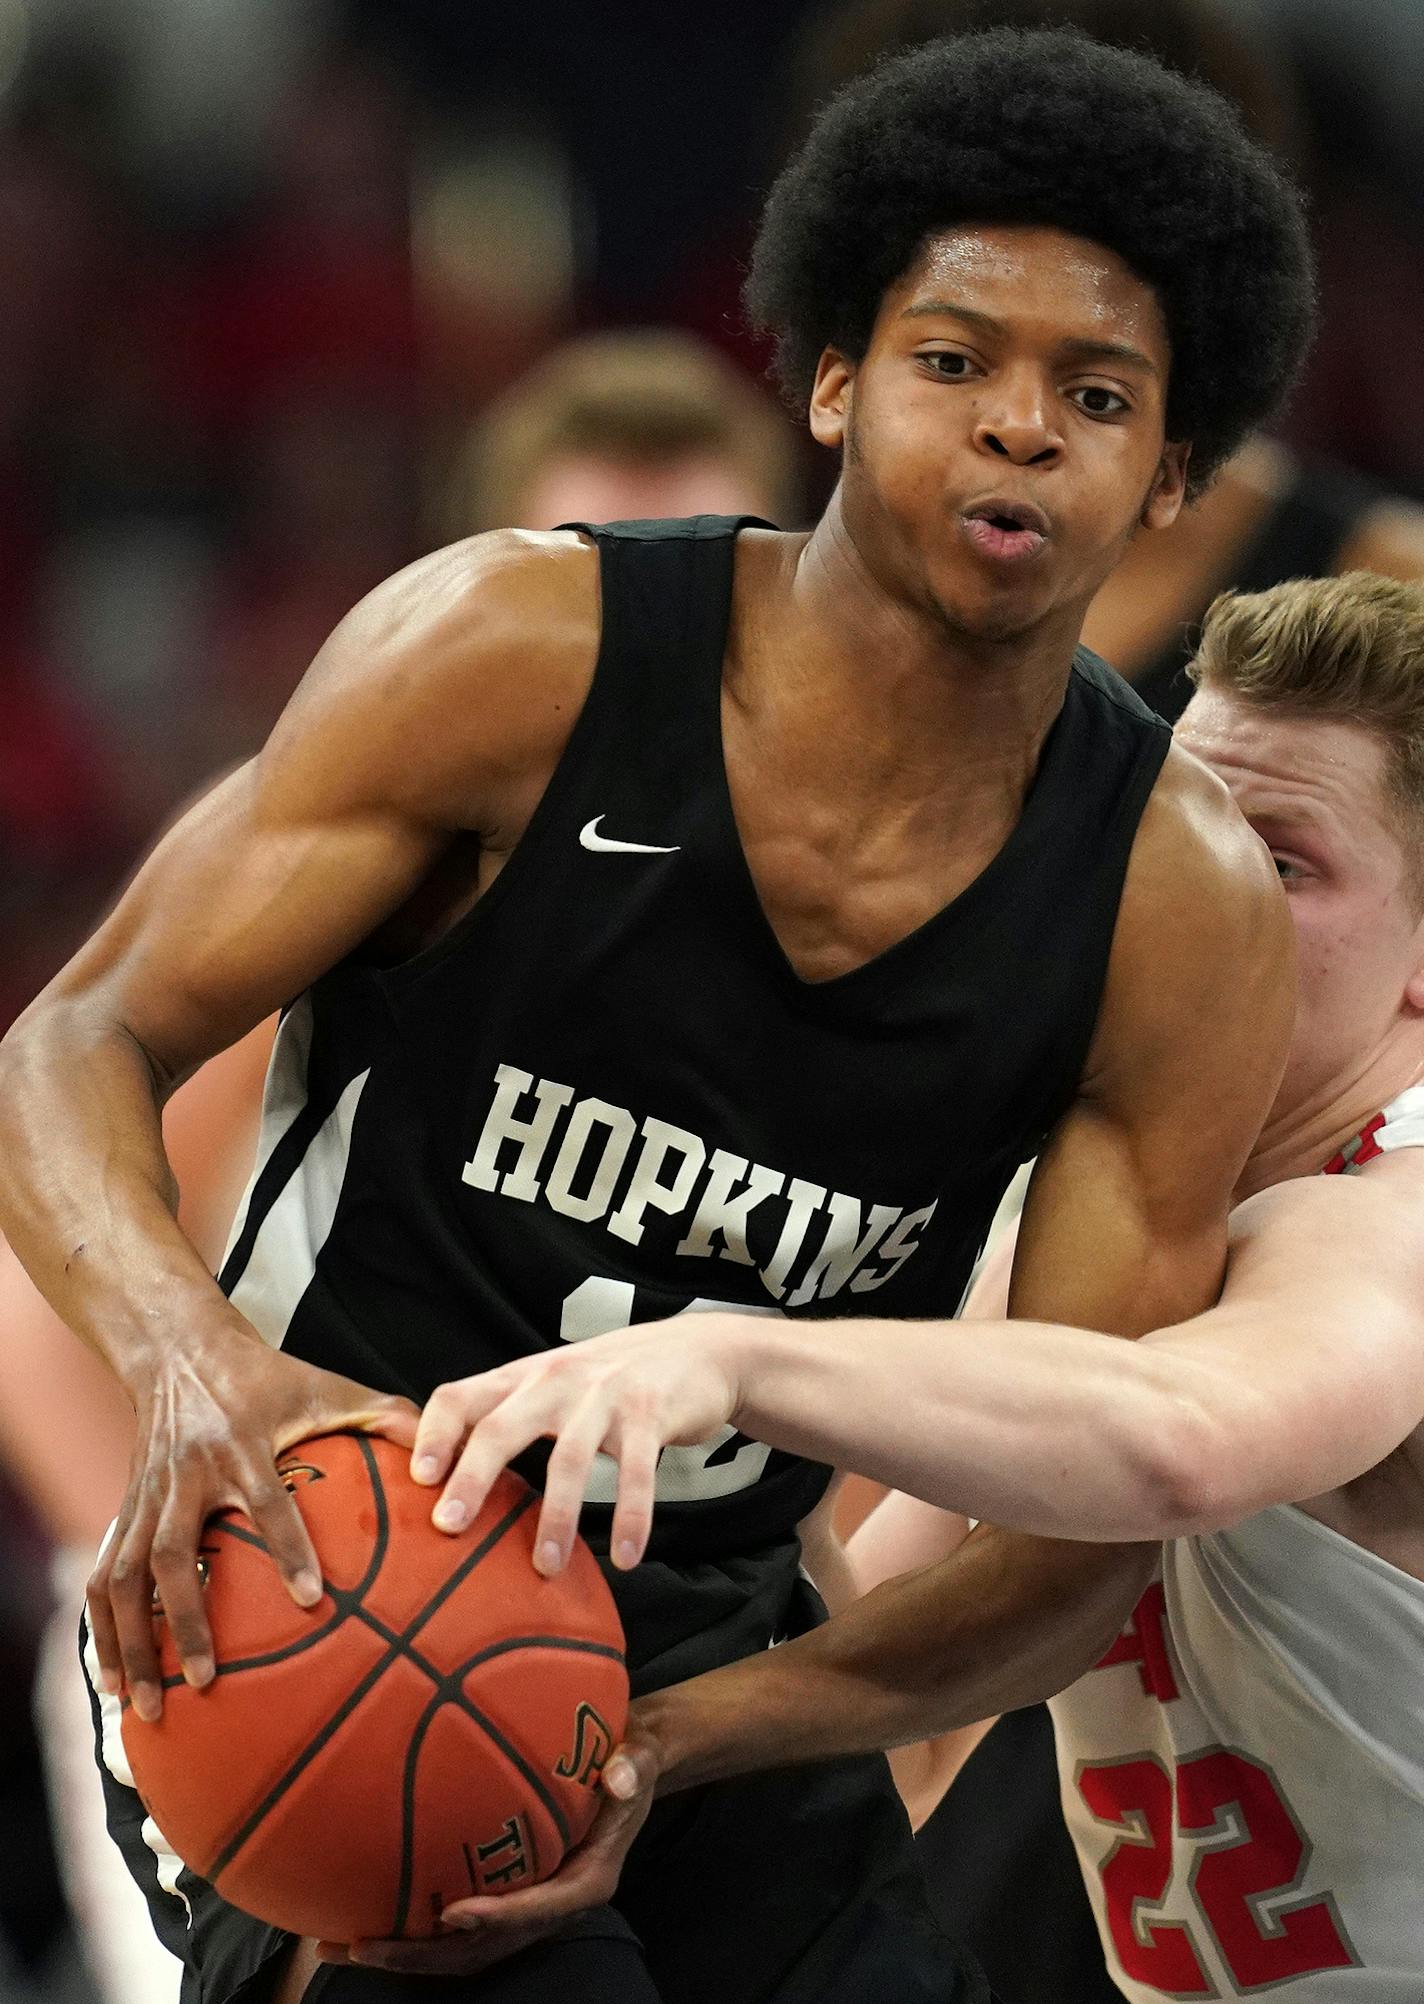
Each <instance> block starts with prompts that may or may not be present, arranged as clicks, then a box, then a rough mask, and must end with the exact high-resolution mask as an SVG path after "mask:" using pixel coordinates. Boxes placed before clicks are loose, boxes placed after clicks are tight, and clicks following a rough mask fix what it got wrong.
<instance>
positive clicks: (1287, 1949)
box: [1077, 1747, 1357, 1997]
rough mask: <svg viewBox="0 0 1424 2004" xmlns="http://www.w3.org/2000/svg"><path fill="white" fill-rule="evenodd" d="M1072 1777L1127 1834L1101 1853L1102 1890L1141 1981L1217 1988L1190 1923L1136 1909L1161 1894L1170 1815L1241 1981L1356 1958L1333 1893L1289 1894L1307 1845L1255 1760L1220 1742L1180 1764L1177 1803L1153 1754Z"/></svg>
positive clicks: (1201, 1903)
mask: <svg viewBox="0 0 1424 2004" xmlns="http://www.w3.org/2000/svg"><path fill="white" fill-rule="evenodd" d="M1077 1779H1078V1787H1079V1790H1080V1792H1081V1794H1082V1797H1083V1800H1084V1801H1085V1802H1086V1803H1087V1805H1088V1807H1089V1809H1090V1810H1091V1811H1092V1813H1093V1815H1094V1816H1095V1817H1096V1818H1097V1819H1098V1821H1099V1822H1101V1823H1108V1824H1112V1825H1115V1826H1116V1827H1117V1828H1118V1829H1120V1830H1123V1831H1124V1833H1125V1834H1124V1835H1123V1836H1122V1837H1121V1838H1119V1840H1118V1842H1117V1843H1116V1844H1114V1846H1113V1848H1112V1850H1111V1851H1110V1852H1109V1853H1108V1856H1107V1858H1106V1859H1105V1860H1104V1862H1103V1867H1102V1875H1103V1893H1104V1896H1105V1898H1106V1902H1107V1915H1108V1927H1109V1930H1110V1931H1111V1934H1112V1938H1113V1943H1114V1946H1115V1947H1116V1949H1117V1953H1118V1958H1119V1960H1120V1961H1121V1963H1122V1966H1123V1969H1124V1970H1125V1972H1126V1973H1127V1974H1128V1975H1129V1976H1131V1977H1132V1978H1133V1979H1134V1980H1135V1981H1136V1982H1138V1983H1146V1984H1149V1985H1151V1987H1152V1988H1154V1989H1157V1990H1161V1991H1164V1992H1165V1993H1166V1994H1167V1995H1168V1996H1172V1997H1211V1996H1214V1995H1215V1994H1216V1993H1215V1990H1214V1988H1213V1986H1212V1983H1211V1981H1210V1979H1209V1977H1208V1976H1207V1973H1206V1971H1205V1969H1204V1968H1203V1966H1202V1962H1201V1958H1200V1955H1199V1954H1198V1950H1197V1944H1196V1943H1195V1941H1194V1940H1193V1931H1192V1929H1191V1928H1190V1927H1187V1926H1185V1925H1181V1924H1178V1923H1175V1922H1168V1921H1153V1920H1151V1919H1149V1918H1148V1917H1147V1916H1146V1915H1144V1914H1141V1913H1140V1911H1139V1910H1140V1909H1142V1908H1144V1907H1145V1908H1149V1909H1150V1908H1152V1907H1160V1905H1161V1904H1162V1902H1163V1900H1164V1899H1165V1897H1166V1894H1167V1888H1168V1884H1169V1882H1170V1880H1171V1876H1172V1841H1173V1825H1174V1823H1175V1825H1176V1827H1177V1828H1178V1829H1179V1830H1180V1831H1181V1832H1182V1834H1183V1835H1184V1836H1190V1837H1195V1838H1197V1839H1198V1840H1199V1848H1198V1850H1197V1856H1196V1860H1195V1862H1194V1864H1193V1865H1192V1867H1191V1872H1190V1887H1191V1892H1192V1896H1193V1899H1194V1900H1195V1903H1196V1905H1197V1907H1198V1909H1199V1911H1200V1913H1201V1917H1202V1921H1203V1923H1204V1925H1205V1927H1206V1929H1207V1932H1208V1934H1209V1935H1210V1937H1211V1939H1212V1940H1213V1941H1214V1942H1215V1944H1216V1947H1217V1949H1218V1951H1219V1952H1220V1955H1221V1958H1222V1960H1223V1961H1224V1962H1225V1964H1226V1966H1227V1968H1228V1969H1229V1970H1230V1971H1231V1975H1232V1978H1233V1980H1234V1981H1235V1983H1236V1984H1237V1986H1238V1987H1239V1988H1240V1989H1241V1990H1243V1991H1259V1990H1268V1989H1270V1988H1272V1987H1273V1986H1274V1985H1275V1984H1277V1983H1288V1982H1290V1981H1291V1979H1292V1978H1293V1977H1297V1976H1306V1975H1309V1974H1311V1973H1312V1972H1313V1971H1316V1970H1321V1969H1348V1968H1351V1967H1352V1966H1353V1965H1354V1964H1355V1962H1356V1960H1357V1958H1356V1957H1355V1955H1354V1953H1353V1951H1352V1950H1351V1948H1350V1945H1349V1941H1348V1939H1347V1937H1346V1935H1345V1931H1344V1927H1343V1925H1342V1923H1341V1920H1340V1916H1339V1914H1338V1913H1337V1911H1336V1909H1335V1902H1334V1900H1333V1899H1331V1898H1330V1897H1329V1896H1328V1895H1326V1896H1324V1897H1318V1896H1317V1897H1315V1898H1310V1897H1304V1896H1303V1897H1298V1898H1297V1899H1296V1900H1295V1901H1294V1902H1293V1903H1292V1902H1290V1901H1289V1895H1290V1894H1291V1893H1292V1892H1293V1891H1294V1890H1295V1889H1296V1888H1297V1887H1298V1886H1299V1885H1300V1884H1301V1882H1302V1880H1303V1879H1304V1877H1305V1872H1306V1868H1307V1866H1308V1865H1309V1863H1310V1850H1311V1847H1310V1844H1309V1842H1308V1840H1307V1839H1306V1837H1305V1835H1304V1834H1303V1832H1302V1831H1301V1828H1300V1826H1299V1824H1298V1823H1297V1822H1296V1819H1295V1817H1294V1815H1293V1814H1292V1813H1291V1810H1290V1807H1289V1805H1288V1804H1287V1803H1286V1802H1285V1800H1284V1799H1283V1797H1282V1795H1281V1792H1280V1789H1279V1787H1278V1786H1277V1784H1276V1780H1275V1777H1274V1775H1272V1773H1271V1771H1270V1769H1269V1768H1267V1767H1264V1766H1262V1765H1261V1763H1260V1762H1259V1761H1254V1760H1251V1759H1250V1758H1249V1757H1248V1756H1247V1755H1245V1754H1241V1753H1236V1752H1233V1751H1231V1750H1229V1749H1228V1748H1225V1747H1214V1748H1211V1749H1210V1750H1208V1751H1206V1752H1203V1753H1199V1754H1194V1755H1193V1756H1192V1757H1191V1758H1190V1759H1188V1760H1184V1761H1182V1762H1181V1763H1180V1765H1179V1766H1178V1768H1177V1777H1176V1791H1175V1795H1176V1799H1175V1804H1174V1802H1173V1787H1172V1777H1171V1775H1170V1774H1169V1773H1168V1771H1167V1769H1166V1768H1165V1767H1164V1766H1163V1764H1162V1763H1161V1762H1160V1761H1159V1760H1158V1759H1156V1758H1155V1756H1152V1755H1147V1754H1144V1755H1142V1756H1140V1757H1139V1758H1137V1759H1134V1760H1124V1761H1102V1762H1097V1763H1092V1764H1086V1765H1085V1766H1083V1767H1082V1768H1080V1769H1079V1772H1078V1777H1077ZM1174 1808H1175V1816H1174V1814H1173V1811H1174ZM1283 1895H1284V1896H1286V1903H1285V1904H1281V1899H1282V1896H1283ZM1266 1901H1269V1902H1270V1905H1269V1908H1268V1907H1267V1906H1266V1905H1265V1904H1264V1902H1266Z"/></svg>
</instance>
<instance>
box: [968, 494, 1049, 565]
mask: <svg viewBox="0 0 1424 2004" xmlns="http://www.w3.org/2000/svg"><path fill="white" fill-rule="evenodd" d="M962 519H963V522H964V528H965V533H966V535H967V536H968V538H969V540H970V542H971V543H972V544H973V545H974V548H975V549H976V550H977V551H978V552H979V553H980V555H981V556H985V557H992V558H993V559H995V560H996V561H997V562H1000V563H1020V562H1022V561H1023V560H1024V559H1025V558H1028V557H1032V556H1036V555H1037V554H1038V552H1039V551H1040V550H1041V549H1042V548H1043V546H1044V544H1045V543H1046V542H1047V540H1048V536H1049V531H1050V524H1049V520H1048V517H1047V516H1046V515H1045V514H1044V512H1043V510H1042V509H1041V508H1036V507H1035V506H1034V504H1033V502H1032V501H1011V500H1009V499H1008V498H1007V497H1006V496H1000V495H990V496H989V498H988V499H987V500H984V501H975V502H973V503H972V504H971V506H969V507H968V508H966V509H965V510H964V513H963V517H962Z"/></svg>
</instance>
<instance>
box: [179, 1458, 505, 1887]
mask: <svg viewBox="0 0 1424 2004" xmlns="http://www.w3.org/2000/svg"><path fill="white" fill-rule="evenodd" d="M378 1486H379V1485H378ZM538 1500H539V1498H538V1495H537V1493H536V1492H535V1491H534V1490H532V1489H531V1490H530V1491H529V1492H528V1494H527V1495H525V1496H521V1497H520V1499H519V1501H518V1502H517V1503H516V1504H515V1505H514V1507H513V1508H512V1509H510V1510H506V1512H505V1514H504V1515H503V1517H501V1518H500V1520H499V1522H498V1523H497V1524H496V1525H495V1526H494V1527H493V1529H492V1530H490V1531H488V1532H487V1533H486V1535H485V1536H484V1537H483V1538H481V1540H480V1542H479V1544H478V1545H476V1546H475V1548H474V1550H473V1551H472V1552H469V1553H467V1554H466V1556H465V1558H464V1559H463V1560H462V1561H461V1563H460V1564H459V1565H458V1566H457V1567H456V1568H455V1570H454V1572H452V1573H451V1574H449V1575H448V1577H447V1578H446V1579H445V1580H444V1582H443V1583H442V1585H441V1587H440V1589H439V1591H438V1592H437V1593H434V1594H432V1595H431V1597H430V1599H429V1600H428V1601H427V1602H426V1604H425V1606H424V1608H423V1609H422V1610H421V1612H420V1613H419V1614H418V1615H417V1616H416V1618H415V1620H414V1622H412V1623H411V1624H409V1626H408V1627H407V1629H406V1631H405V1633H404V1634H403V1635H402V1636H401V1637H400V1643H401V1644H403V1645H404V1644H408V1643H409V1639H410V1637H411V1636H412V1635H414V1634H415V1633H416V1632H417V1631H418V1630H419V1629H420V1628H422V1627H423V1626H424V1624H425V1623H426V1622H427V1621H428V1620H429V1619H430V1617H431V1616H432V1615H433V1614H434V1613H435V1611H436V1610H437V1608H439V1607H441V1606H443V1605H444V1603H445V1602H446V1601H447V1600H448V1599H449V1597H450V1595H451V1594H452V1593H454V1592H455V1590H456V1588H457V1587H459V1586H461V1585H462V1584H463V1582H464V1581H465V1580H466V1579H468V1577H469V1575H470V1574H471V1573H472V1572H473V1571H474V1569H475V1567H476V1566H477V1565H478V1564H479V1563H480V1560H481V1559H483V1558H484V1557H485V1556H486V1554H487V1553H489V1552H492V1551H493V1550H494V1548H495V1546H496V1545H497V1544H498V1543H499V1541H500V1539H501V1538H502V1537H503V1536H504V1534H505V1532H506V1531H508V1530H509V1529H510V1528H511V1526H513V1525H514V1524H517V1523H518V1521H519V1519H520V1518H521V1517H522V1516H523V1515H524V1513H525V1511H526V1510H528V1509H529V1508H530V1507H531V1505H533V1504H535V1503H537V1502H538ZM403 1653H404V1649H403V1648H402V1647H399V1646H395V1645H393V1646H392V1647H391V1648H389V1649H388V1650H387V1651H386V1653H385V1655H384V1656H383V1657H382V1658H381V1659H380V1660H379V1662H376V1663H373V1664H372V1666H371V1668H370V1669H369V1670H368V1671H367V1672H366V1675H365V1676H364V1677H363V1678H362V1679H361V1682H360V1683H359V1684H358V1685H357V1686H356V1688H355V1690H354V1691H351V1692H349V1693H348V1695H347V1696H346V1698H345V1699H344V1700H343V1701H342V1703H341V1704H340V1705H339V1706H338V1707H337V1709H336V1710H335V1711H334V1712H333V1713H332V1715H331V1717H330V1718H329V1719H328V1720H327V1722H326V1724H325V1725H324V1726H323V1727H322V1728H321V1730H320V1732H318V1733H316V1734H314V1735H313V1737H312V1739H311V1740H310V1741H309V1742H308V1743H307V1745H306V1746H305V1747H304V1748H303V1749H302V1751H301V1753H300V1754H298V1756H297V1758H296V1759H295V1760H294V1761H293V1762H292V1764H291V1766H290V1767H289V1768H288V1769H287V1771H286V1773H285V1774H284V1775H282V1776H281V1777H280V1778H279V1779H278V1780H277V1781H275V1782H274V1783H273V1784H272V1786H271V1788H269V1789H268V1791H267V1793H266V1795H265V1796H264V1797H263V1798H262V1800H261V1802H259V1803H258V1805H257V1807H256V1808H255V1809H254V1810H253V1811H252V1813H251V1815H250V1816H249V1817H248V1818H247V1821H246V1822H245V1823H244V1824H243V1825H242V1826H241V1828H240V1829H239V1830H238V1831H237V1832H236V1834H235V1835H234V1836H232V1837H231V1838H229V1840H228V1842H227V1843H226V1844H225V1845H224V1846H223V1849H222V1850H221V1851H220V1852H219V1853H218V1855H217V1857H216V1858H215V1859H214V1860H213V1862H212V1864H211V1865H210V1866H208V1867H207V1869H206V1870H205V1872H204V1874H203V1876H204V1878H206V1879H207V1880H208V1881H209V1883H210V1884H216V1883H217V1878H218V1875H219V1873H220V1872H224V1871H226V1870H227V1867H228V1866H229V1865H230V1864H231V1863H232V1861H233V1859H234V1858H235V1857H236V1856H237V1854H238V1852H239V1851H240V1850H241V1849H242V1847H243V1845H244V1844H245V1843H246V1842H247V1840H248V1838H249V1837H250V1836H251V1835H252V1833H253V1832H254V1831H255V1830H256V1829H257V1827H258V1826H259V1824H260V1823H261V1821H262V1819H263V1817H264V1816H266V1815H267V1813H268V1812H269V1810H271V1809H273V1808H274V1807H275V1806H276V1804H277V1803H279V1802H280V1801H281V1799H282V1797H283V1796H284V1795H285V1794H286V1792H287V1790H288V1789H289V1788H290V1787H291V1785H292V1783H293V1782H294V1781H295V1780H296V1779H297V1777H298V1775H300V1774H301V1773H302V1772H303V1771H304V1770H305V1769H306V1768H308V1767H309V1766H310V1765H311V1763H312V1762H313V1761H314V1760H315V1759H316V1757H317V1755H318V1754H319V1753H320V1752H321V1750H322V1748H323V1747H324V1746H325V1745H326V1744H327V1742H328V1741H329V1740H331V1739H332V1738H333V1737H334V1735H335V1734H336V1733H337V1732H339V1731H340V1729H341V1727H342V1726H344V1725H345V1723H346V1721H347V1719H349V1718H350V1716H351V1714H352V1713H353V1712H354V1711H355V1709H356V1707H357V1706H358V1705H359V1704H360V1703H361V1701H362V1699H363V1698H364V1697H365V1696H366V1695H367V1693H368V1692H369V1691H370V1690H371V1689H372V1688H373V1686H374V1685H375V1684H376V1683H377V1682H378V1681H379V1680H380V1679H381V1678H382V1677H383V1676H384V1675H385V1673H386V1672H387V1670H389V1669H390V1667H391V1665H392V1664H393V1663H395V1662H397V1661H399V1659H400V1657H401V1656H402V1655H403Z"/></svg>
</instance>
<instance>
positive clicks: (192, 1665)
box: [183, 1656, 213, 1691]
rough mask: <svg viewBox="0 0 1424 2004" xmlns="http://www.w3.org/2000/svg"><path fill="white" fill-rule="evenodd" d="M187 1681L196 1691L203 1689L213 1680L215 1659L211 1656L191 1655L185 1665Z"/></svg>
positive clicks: (184, 1675)
mask: <svg viewBox="0 0 1424 2004" xmlns="http://www.w3.org/2000/svg"><path fill="white" fill-rule="evenodd" d="M183 1677H184V1680H185V1682H186V1683H187V1684H188V1685H190V1686H191V1688H192V1689H193V1690H195V1691H201V1690H202V1689H203V1688H204V1687H205V1686H206V1685H208V1684H211V1683H212V1681H213V1659H212V1657H211V1656H190V1657H188V1658H187V1660H186V1661H185V1662H184V1665H183Z"/></svg>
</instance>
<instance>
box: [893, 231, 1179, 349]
mask: <svg viewBox="0 0 1424 2004" xmlns="http://www.w3.org/2000/svg"><path fill="white" fill-rule="evenodd" d="M892 300H893V303H894V306H895V309H896V311H898V312H904V311H906V310H907V309H909V308H912V307H915V306H917V305H920V304H923V303H928V302H933V301H937V300H943V301H944V302H945V303H946V304H947V305H951V306H952V305H955V304H961V305H964V306H966V307H968V308H969V309H971V310H972V311H974V312H978V313H985V314H989V315H992V316H993V317H994V318H995V319H998V320H1002V321H1004V322H1005V323H1006V324H1009V325H1012V324H1014V323H1016V322H1022V321H1029V320H1032V321H1037V322H1039V323H1042V324H1043V325H1045V326H1047V327H1049V328H1052V329H1055V330H1056V331H1057V332H1058V333H1059V335H1060V337H1061V338H1069V339H1083V340H1089V341H1091V340H1109V339H1116V340H1128V341H1132V342H1133V343H1134V344H1135V345H1137V346H1138V347H1147V349H1148V352H1149V353H1154V359H1157V357H1158V356H1160V358H1161V359H1162V361H1163V363H1164V365H1165V360H1166V355H1167V325H1166V320H1165V318H1164V316H1163V313H1162V307H1161V303H1160V301H1159V300H1158V298H1157V295H1156V293H1155V292H1154V291H1153V289H1152V287H1151V286H1150V285H1148V284H1147V282H1146V280H1145V279H1141V278H1139V277H1138V276H1137V274H1136V273H1135V272H1134V271H1133V270H1132V269H1131V268H1130V266H1128V265H1127V264H1125V263H1124V262H1123V260H1122V259H1121V258H1120V257H1118V256H1117V254H1116V253H1115V252H1114V251H1110V250H1108V249H1107V248H1106V247H1105V246H1104V245H1102V244H1096V243H1093V242H1091V241H1090V240H1089V239H1088V238H1086V237H1075V236H1070V235H1069V234H1068V233H1067V232H1066V231H1064V230H1052V229H1039V228H1035V227H1030V226H1029V225H1027V224H1004V225H1001V226H999V225H996V226H994V227H992V228H991V227H988V226H983V227H976V228H964V229H956V230H946V231H943V232H941V233H939V234H937V235H935V236H932V237H930V238H928V239H927V240H926V242H925V243H924V244H923V245H922V246H921V248H920V252H919V254H918V256H917V257H916V259H915V261H914V263H913V264H912V265H911V266H910V268H909V270H908V271H907V272H906V273H905V275H904V277H903V278H902V279H901V280H900V281H899V282H898V284H896V285H895V286H893V287H892V288H891V291H890V294H889V295H887V300H886V304H887V305H889V304H890V303H891V301H892ZM1154 351H1155V352H1154Z"/></svg>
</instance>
